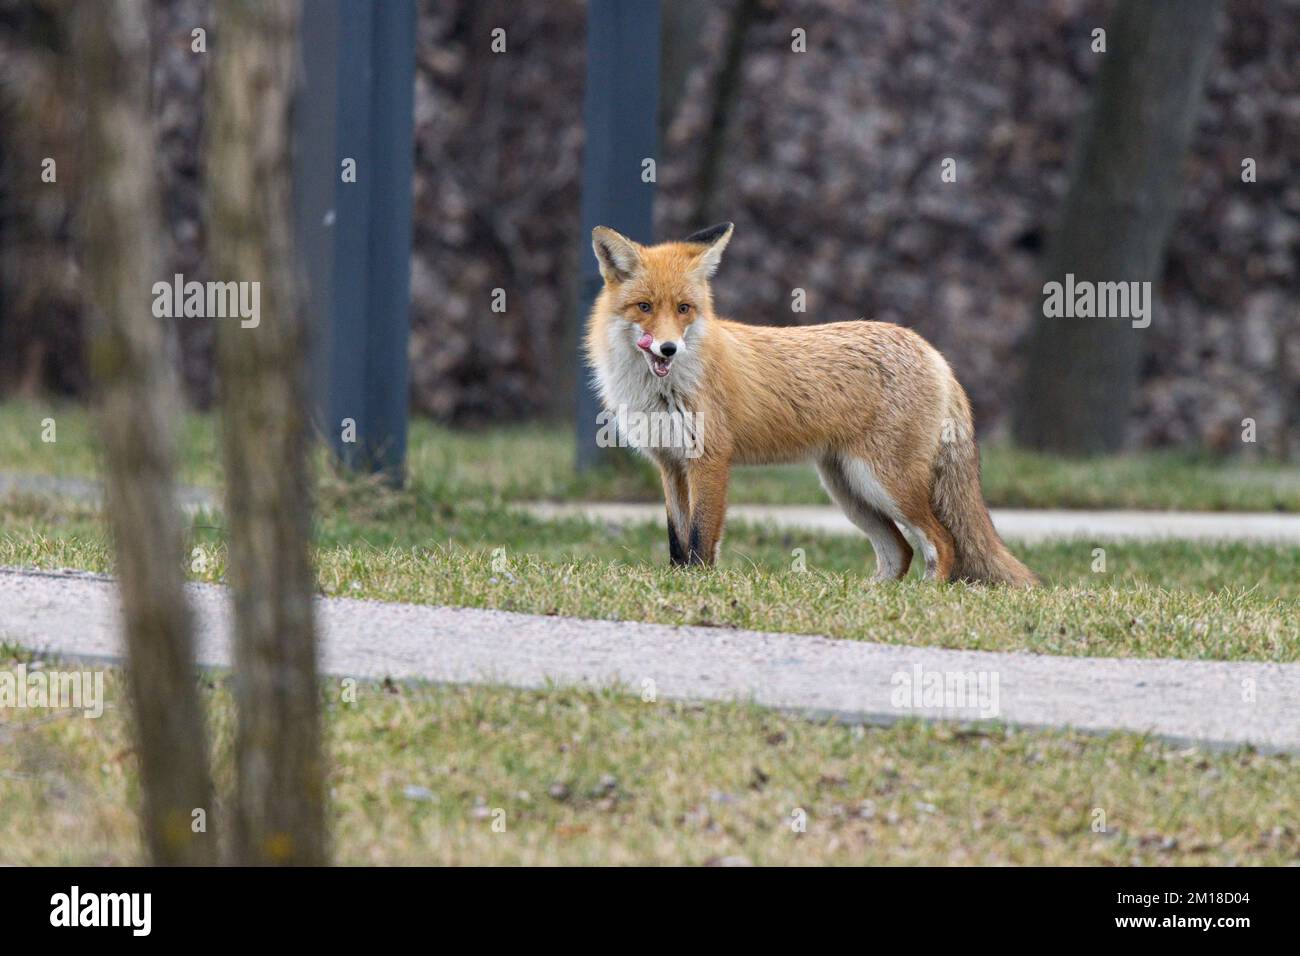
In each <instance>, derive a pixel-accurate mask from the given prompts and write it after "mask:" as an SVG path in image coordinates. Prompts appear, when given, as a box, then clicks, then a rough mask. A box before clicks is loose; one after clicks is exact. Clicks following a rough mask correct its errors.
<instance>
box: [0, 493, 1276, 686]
mask: <svg viewBox="0 0 1300 956" xmlns="http://www.w3.org/2000/svg"><path fill="white" fill-rule="evenodd" d="M321 490H322V495H323V498H324V500H322V502H321V506H320V508H318V515H319V518H318V525H317V556H316V560H317V572H318V579H319V581H320V587H321V590H322V592H323V593H325V594H332V595H341V596H348V597H362V598H374V599H377V600H383V601H406V602H415V603H424V604H449V605H460V606H468V607H493V608H501V609H506V610H517V611H527V612H533V613H540V614H562V615H567V616H574V617H588V618H613V619H621V620H638V621H655V622H659V623H664V624H694V625H704V626H717V627H737V628H748V629H755V630H773V631H787V632H795V633H820V634H827V635H830V636H835V637H844V638H851V639H862V640H871V641H880V642H887V643H901V644H913V645H933V646H941V647H952V648H964V649H979V650H1027V651H1033V652H1037V653H1048V654H1062V655H1078V656H1107V657H1184V658H1198V659H1213V660H1267V661H1296V660H1300V549H1297V548H1294V547H1283V546H1251V545H1244V544H1218V545H1210V544H1205V543H1187V542H1149V543H1140V542H1106V543H1104V548H1105V557H1106V570H1105V572H1104V573H1102V572H1095V571H1094V570H1093V568H1094V566H1095V564H1094V563H1095V561H1096V558H1095V557H1094V548H1095V547H1096V546H1097V542H1091V541H1087V540H1078V541H1062V542H1053V543H1049V544H1038V545H1032V546H1027V547H1022V548H1019V549H1018V550H1019V551H1020V553H1021V554H1022V556H1023V557H1024V558H1025V560H1027V561H1028V562H1029V564H1030V565H1031V566H1032V567H1034V568H1035V569H1037V570H1038V571H1040V573H1042V574H1043V575H1044V576H1045V577H1046V578H1047V580H1048V581H1049V582H1051V584H1052V585H1053V586H1050V587H1046V588H1041V589H1036V590H1033V591H1007V590H1005V589H990V588H978V587H967V586H964V585H950V586H944V587H935V586H933V585H931V584H927V583H925V582H922V581H919V580H916V579H915V578H913V579H912V580H909V581H905V582H902V583H900V584H897V585H884V586H881V585H876V584H873V583H872V582H871V581H870V580H868V578H867V575H868V574H869V571H870V568H871V562H872V559H871V552H870V547H869V545H868V544H867V542H866V541H865V539H860V538H857V537H847V536H846V537H835V536H820V535H815V534H799V533H795V532H790V531H772V530H767V529H764V528H759V527H754V526H748V525H743V524H736V525H735V526H733V527H732V529H731V531H730V533H729V535H728V538H727V542H726V545H725V547H724V558H723V561H722V563H721V565H720V566H719V567H718V568H716V569H714V570H711V571H700V570H692V571H681V570H674V569H672V568H670V567H668V566H667V560H668V554H667V545H666V543H665V540H664V539H665V535H664V532H663V530H662V529H661V528H659V527H657V526H655V525H650V524H642V525H634V526H627V527H615V526H606V525H603V524H600V523H594V522H589V521H583V520H578V519H570V520H564V521H541V520H538V519H535V518H532V517H530V516H528V515H525V514H520V513H518V512H513V511H511V510H509V509H508V508H505V507H502V506H498V505H483V504H479V503H470V504H463V505H459V506H457V505H452V504H449V503H446V502H438V501H433V500H429V499H425V498H423V497H421V496H419V495H418V494H415V493H412V492H392V491H387V490H385V489H383V488H381V487H379V486H377V485H374V484H372V483H363V484H351V483H337V482H326V483H324V484H323V485H322V489H321ZM187 548H188V552H189V553H190V554H191V556H196V557H201V560H192V562H191V576H192V577H194V578H196V579H199V580H206V581H220V580H222V578H223V576H224V574H225V570H226V551H225V546H224V531H223V529H222V527H221V525H220V519H219V518H216V517H213V516H210V515H205V514H200V515H197V516H196V517H195V518H194V519H193V524H192V526H191V528H190V540H189V542H188V545H187ZM799 552H802V553H801V554H800V553H799ZM111 560H112V556H111V549H110V547H109V543H108V538H107V535H106V534H105V531H104V528H103V524H102V521H101V518H100V516H99V514H98V513H97V512H96V510H94V509H93V508H91V507H89V506H87V505H78V504H72V503H67V502H59V501H55V500H52V499H49V498H44V497H34V496H25V497H24V496H15V497H11V498H10V499H9V500H8V501H7V502H6V503H0V565H24V566H35V567H42V568H56V567H72V568H81V569H84V570H90V571H99V572H110V571H111V570H112V567H111ZM801 567H802V568H803V569H804V570H799V568H801ZM196 568H197V570H196Z"/></svg>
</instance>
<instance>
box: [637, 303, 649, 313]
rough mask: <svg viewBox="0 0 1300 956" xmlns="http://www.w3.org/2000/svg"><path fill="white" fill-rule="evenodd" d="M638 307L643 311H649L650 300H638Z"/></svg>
mask: <svg viewBox="0 0 1300 956" xmlns="http://www.w3.org/2000/svg"><path fill="white" fill-rule="evenodd" d="M636 307H637V308H638V309H640V310H641V311H642V312H649V311H650V303H649V302H638V303H637V304H636Z"/></svg>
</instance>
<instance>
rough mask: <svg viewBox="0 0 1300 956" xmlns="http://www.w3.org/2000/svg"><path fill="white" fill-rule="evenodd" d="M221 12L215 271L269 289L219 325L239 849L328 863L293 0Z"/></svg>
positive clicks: (213, 190) (241, 857)
mask: <svg viewBox="0 0 1300 956" xmlns="http://www.w3.org/2000/svg"><path fill="white" fill-rule="evenodd" d="M217 11H218V16H219V19H218V21H217V26H218V32H217V36H216V48H215V52H214V54H213V55H214V56H215V57H216V60H215V63H214V66H215V70H216V72H215V82H214V103H213V110H212V117H213V119H212V125H211V128H210V137H211V139H210V148H209V150H208V164H207V170H208V182H209V198H210V202H211V204H212V208H211V217H210V222H211V224H212V252H213V259H214V274H215V275H216V276H217V277H219V278H220V279H221V280H222V281H227V282H229V281H236V282H257V283H260V289H261V294H260V305H261V310H260V316H257V320H258V321H257V324H256V325H253V324H252V322H253V320H252V319H251V318H250V319H247V320H244V319H240V318H237V317H236V318H219V319H218V320H217V322H218V332H217V361H218V376H219V378H218V390H219V394H220V406H221V411H222V441H223V446H224V457H225V466H226V517H227V523H228V526H229V530H230V559H229V572H228V578H229V581H230V585H231V591H232V597H233V600H234V616H235V635H236V636H235V692H236V700H237V703H238V706H239V724H238V731H237V734H236V767H237V770H238V777H239V781H238V788H237V810H236V821H235V854H236V858H237V860H238V861H239V862H240V863H244V864H296V865H311V864H319V863H323V862H325V860H326V841H325V800H324V795H325V786H324V764H323V759H322V756H321V729H320V700H319V691H318V687H317V679H316V639H315V629H314V625H313V620H312V614H313V609H312V600H313V592H314V589H315V579H314V574H313V570H312V565H311V558H310V554H309V536H310V531H311V510H310V504H309V495H310V490H311V489H310V481H309V477H308V469H307V446H308V428H309V426H308V394H307V387H306V374H307V370H306V356H307V348H306V345H307V342H306V335H305V328H304V323H303V316H302V313H301V311H300V307H299V295H298V289H297V285H298V273H297V266H296V261H295V259H294V248H293V240H292V232H291V229H292V225H291V224H292V222H293V217H292V215H291V209H290V142H289V141H290V128H291V127H290V107H291V104H292V99H293V92H294V89H293V87H294V83H295V77H296V72H297V71H296V69H295V64H296V59H297V57H296V52H297V49H296V43H295V30H296V20H297V5H296V3H295V2H293V0H224V2H222V3H221V4H220V5H219V6H218V8H217ZM246 323H247V327H246Z"/></svg>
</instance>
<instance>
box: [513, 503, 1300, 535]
mask: <svg viewBox="0 0 1300 956" xmlns="http://www.w3.org/2000/svg"><path fill="white" fill-rule="evenodd" d="M521 507H523V508H525V509H526V510H528V511H529V512H530V513H531V514H534V515H536V516H538V517H540V518H560V517H571V516H583V517H587V518H591V519H594V520H598V521H608V522H610V523H613V524H625V523H635V522H639V521H662V520H664V509H663V505H660V504H622V503H598V502H559V503H556V502H531V503H528V504H524V505H521ZM727 515H728V517H729V518H731V519H733V520H741V521H749V522H753V523H755V524H768V525H772V526H774V527H778V528H789V529H792V530H796V531H820V532H824V533H828V534H854V535H861V534H862V532H861V531H859V530H858V529H857V528H856V527H855V526H854V525H853V524H852V523H851V522H850V521H849V519H848V518H846V517H844V515H843V513H841V512H840V510H839V509H838V508H835V507H833V506H831V505H744V504H737V505H732V506H731V507H730V508H728V509H727ZM992 515H993V524H994V525H995V526H996V527H997V529H998V532H999V533H1000V534H1002V536H1003V537H1005V538H1008V539H1015V540H1017V541H1027V542H1036V541H1044V540H1047V539H1051V538H1073V537H1082V538H1089V539H1091V538H1120V539H1123V538H1128V539H1142V540H1158V539H1161V538H1180V539H1185V540H1198V541H1199V540H1217V541H1256V542H1278V543H1283V544H1300V514H1276V513H1263V512H1192V511H1045V510H1037V509H1035V510H1021V509H1011V508H994V509H993V510H992Z"/></svg>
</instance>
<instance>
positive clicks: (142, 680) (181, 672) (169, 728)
mask: <svg viewBox="0 0 1300 956" xmlns="http://www.w3.org/2000/svg"><path fill="white" fill-rule="evenodd" d="M75 16H76V17H77V28H76V44H77V51H78V56H79V61H80V65H79V71H80V77H81V83H82V87H81V90H82V102H83V105H84V108H85V116H86V121H87V125H86V151H85V168H86V171H87V175H86V184H85V186H86V188H85V191H84V195H85V207H84V213H83V216H84V219H83V231H82V241H83V244H84V245H83V254H84V268H85V275H86V282H87V286H86V287H87V290H88V293H89V295H88V300H89V301H88V302H87V307H88V313H89V315H90V333H91V341H92V347H91V355H92V367H93V369H94V374H95V379H96V381H97V383H98V387H99V391H100V399H101V415H100V419H99V425H100V434H101V438H102V440H103V443H104V451H105V457H106V465H107V467H106V477H107V486H108V487H107V502H106V504H107V510H108V517H109V521H110V524H111V525H112V529H113V537H114V539H115V542H116V545H117V576H118V581H119V583H120V585H121V592H122V610H123V616H124V618H125V627H126V650H127V659H128V668H127V670H128V674H129V682H130V691H131V701H132V707H133V711H134V715H135V724H136V740H137V749H138V752H139V756H140V779H141V786H142V790H143V800H144V813H143V823H144V835H145V841H146V844H147V845H148V848H149V853H150V857H151V859H152V860H153V862H155V863H158V864H169V865H175V864H200V863H212V862H214V861H215V859H216V853H215V851H214V848H213V844H212V839H211V837H210V836H209V835H208V833H207V832H206V822H207V821H206V816H207V814H209V813H210V812H211V809H212V799H211V798H212V783H211V778H210V777H209V775H208V751H207V744H206V740H205V735H204V729H203V712H202V708H201V705H200V703H199V698H198V689H197V683H196V679H195V674H194V650H193V644H192V638H191V634H190V618H189V610H188V607H187V605H186V600H185V577H184V572H183V570H182V569H183V567H184V566H183V564H182V561H183V559H184V543H183V538H182V530H181V523H180V519H179V515H178V512H177V510H176V506H175V500H174V495H173V491H174V489H173V484H172V481H173V471H174V461H175V445H174V437H173V430H172V421H171V417H170V416H171V415H172V413H173V412H174V411H175V409H176V407H177V390H176V383H175V380H174V375H173V374H172V370H171V369H170V367H169V365H168V362H167V359H166V355H167V349H166V348H165V340H166V334H165V329H164V327H163V325H162V321H166V320H161V321H160V320H159V319H156V318H154V317H153V312H152V299H153V296H152V286H153V283H154V282H156V281H158V280H159V279H161V278H162V277H161V276H160V274H159V272H160V268H159V258H158V249H157V241H158V235H159V232H160V229H161V226H160V220H159V218H158V204H157V197H156V195H155V192H154V190H155V188H156V185H157V177H156V175H155V171H154V154H155V145H154V137H153V129H152V127H151V125H150V121H149V38H148V9H147V3H146V2H145V0H102V2H96V3H87V4H82V5H79V6H78V7H77V9H76V11H75ZM195 810H202V811H203V812H204V823H205V826H204V827H203V828H202V829H203V830H204V831H205V832H198V833H196V832H194V827H193V826H192V824H193V822H194V817H193V814H194V811H195Z"/></svg>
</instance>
